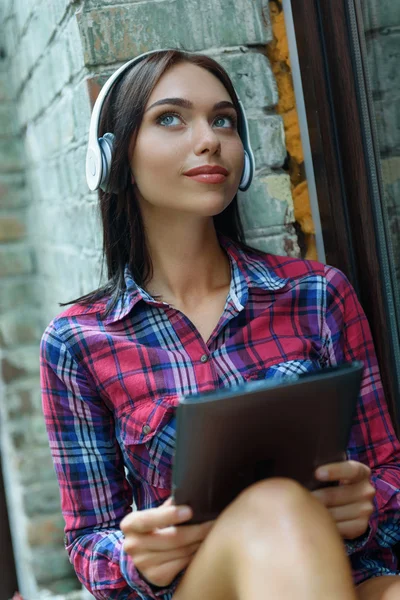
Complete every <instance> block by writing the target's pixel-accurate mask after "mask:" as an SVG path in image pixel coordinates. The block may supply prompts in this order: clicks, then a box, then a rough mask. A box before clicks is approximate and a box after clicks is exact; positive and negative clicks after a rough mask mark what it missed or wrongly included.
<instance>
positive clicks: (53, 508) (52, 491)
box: [23, 475, 61, 517]
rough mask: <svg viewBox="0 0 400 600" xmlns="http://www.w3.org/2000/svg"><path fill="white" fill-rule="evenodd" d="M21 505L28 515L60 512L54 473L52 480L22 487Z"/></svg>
mask: <svg viewBox="0 0 400 600" xmlns="http://www.w3.org/2000/svg"><path fill="white" fill-rule="evenodd" d="M23 506H24V509H25V511H26V514H27V516H28V517H33V516H35V515H42V514H43V513H45V514H51V513H56V512H58V513H60V514H61V505H60V491H59V487H58V484H57V481H56V478H55V475H54V480H52V481H48V482H46V483H41V484H37V483H32V484H31V485H29V486H26V487H24V490H23Z"/></svg>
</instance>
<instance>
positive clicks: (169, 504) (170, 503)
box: [161, 496, 174, 506]
mask: <svg viewBox="0 0 400 600" xmlns="http://www.w3.org/2000/svg"><path fill="white" fill-rule="evenodd" d="M161 506H174V504H173V502H172V496H169V498H167V499H166V501H165V502H163V503H162V504H161Z"/></svg>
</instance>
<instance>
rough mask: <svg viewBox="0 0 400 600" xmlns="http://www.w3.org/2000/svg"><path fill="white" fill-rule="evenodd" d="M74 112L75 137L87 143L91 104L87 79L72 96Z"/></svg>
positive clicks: (74, 90)
mask: <svg viewBox="0 0 400 600" xmlns="http://www.w3.org/2000/svg"><path fill="white" fill-rule="evenodd" d="M72 114H73V119H74V138H75V140H76V141H78V142H80V141H83V142H84V143H85V144H86V143H87V135H88V133H89V124H90V117H91V106H90V99H89V93H88V87H87V82H86V81H81V82H80V83H79V84H78V85H77V86H76V87H75V88H74V89H73V96H72Z"/></svg>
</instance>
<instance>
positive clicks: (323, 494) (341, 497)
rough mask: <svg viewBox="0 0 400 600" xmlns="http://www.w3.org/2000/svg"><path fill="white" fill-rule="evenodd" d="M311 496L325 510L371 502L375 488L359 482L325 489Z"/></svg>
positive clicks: (316, 491) (368, 483)
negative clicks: (325, 508) (320, 503)
mask: <svg viewBox="0 0 400 600" xmlns="http://www.w3.org/2000/svg"><path fill="white" fill-rule="evenodd" d="M312 494H313V496H315V497H316V498H318V500H319V501H320V502H322V504H323V505H324V506H326V507H327V508H331V507H334V506H346V505H348V504H354V503H356V502H364V501H372V499H373V498H374V496H375V488H374V486H373V485H372V484H371V483H370V482H369V481H359V482H358V483H352V484H348V485H339V486H337V487H327V488H322V489H320V490H315V491H313V492H312Z"/></svg>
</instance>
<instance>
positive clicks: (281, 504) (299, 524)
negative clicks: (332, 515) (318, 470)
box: [223, 478, 329, 540]
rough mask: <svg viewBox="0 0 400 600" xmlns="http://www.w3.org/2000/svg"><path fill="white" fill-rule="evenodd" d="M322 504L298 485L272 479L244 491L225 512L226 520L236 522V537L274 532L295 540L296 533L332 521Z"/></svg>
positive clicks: (290, 481)
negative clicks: (322, 521) (251, 533)
mask: <svg viewBox="0 0 400 600" xmlns="http://www.w3.org/2000/svg"><path fill="white" fill-rule="evenodd" d="M325 513H326V510H325V509H324V508H323V507H322V506H321V505H320V503H319V502H318V501H317V500H316V499H315V498H314V497H313V496H312V495H311V494H310V492H308V491H307V490H306V489H305V488H303V487H302V486H301V485H300V484H298V483H297V482H295V481H293V480H290V479H279V478H272V479H268V480H263V481H259V482H258V483H255V484H254V485H252V486H250V487H249V488H247V489H246V490H244V491H243V492H242V493H241V494H240V495H239V496H238V497H237V498H236V499H235V500H234V501H233V502H232V503H231V505H230V506H229V507H228V508H227V509H226V511H225V513H223V518H225V519H226V520H229V521H230V522H232V521H233V522H235V531H236V535H237V534H240V532H241V531H243V532H249V530H251V531H252V532H254V533H255V535H257V533H259V534H260V535H264V534H265V530H266V529H267V530H268V534H269V535H272V534H273V532H277V534H278V535H279V536H281V537H284V536H285V534H288V535H289V536H290V538H291V540H293V536H294V535H295V533H296V531H299V532H300V533H301V531H307V532H309V531H310V527H311V528H312V527H313V524H314V526H320V520H321V518H323V519H325V518H328V519H329V515H328V514H326V515H325Z"/></svg>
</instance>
